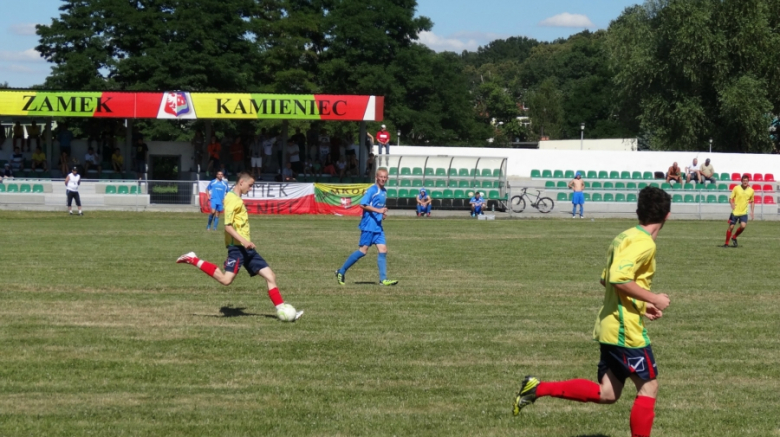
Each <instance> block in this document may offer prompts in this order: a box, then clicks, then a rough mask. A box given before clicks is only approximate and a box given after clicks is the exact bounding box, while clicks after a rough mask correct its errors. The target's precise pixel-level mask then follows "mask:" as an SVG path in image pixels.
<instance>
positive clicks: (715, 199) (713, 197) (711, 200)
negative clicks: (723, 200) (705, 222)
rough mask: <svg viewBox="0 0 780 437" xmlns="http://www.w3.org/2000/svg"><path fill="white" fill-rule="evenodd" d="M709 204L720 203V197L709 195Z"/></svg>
mask: <svg viewBox="0 0 780 437" xmlns="http://www.w3.org/2000/svg"><path fill="white" fill-rule="evenodd" d="M707 203H718V196H716V195H714V194H709V195H707Z"/></svg>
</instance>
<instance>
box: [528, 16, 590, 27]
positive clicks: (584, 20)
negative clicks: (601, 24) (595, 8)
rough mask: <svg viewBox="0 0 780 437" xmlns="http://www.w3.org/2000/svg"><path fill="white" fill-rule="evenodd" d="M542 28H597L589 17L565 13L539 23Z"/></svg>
mask: <svg viewBox="0 0 780 437" xmlns="http://www.w3.org/2000/svg"><path fill="white" fill-rule="evenodd" d="M539 25H540V26H546V27H581V28H593V27H596V25H595V24H593V22H592V21H590V18H588V16H587V15H582V14H570V13H568V12H564V13H562V14H558V15H554V16H552V17H550V18H546V19H544V20H542V21H541V22H540V23H539Z"/></svg>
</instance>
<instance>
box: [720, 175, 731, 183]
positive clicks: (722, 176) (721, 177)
mask: <svg viewBox="0 0 780 437" xmlns="http://www.w3.org/2000/svg"><path fill="white" fill-rule="evenodd" d="M720 180H721V181H724V182H725V181H730V180H731V175H730V174H729V173H721V174H720Z"/></svg>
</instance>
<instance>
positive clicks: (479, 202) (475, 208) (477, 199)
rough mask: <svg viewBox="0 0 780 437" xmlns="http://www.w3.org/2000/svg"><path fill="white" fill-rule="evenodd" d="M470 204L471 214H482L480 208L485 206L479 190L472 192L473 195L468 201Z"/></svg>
mask: <svg viewBox="0 0 780 437" xmlns="http://www.w3.org/2000/svg"><path fill="white" fill-rule="evenodd" d="M469 203H470V204H471V216H472V217H474V216H477V215H483V214H485V213H484V212H482V208H483V207H484V206H485V199H483V198H482V195H480V194H479V191H475V192H474V197H472V198H471V200H470V201H469Z"/></svg>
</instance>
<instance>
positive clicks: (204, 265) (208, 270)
mask: <svg viewBox="0 0 780 437" xmlns="http://www.w3.org/2000/svg"><path fill="white" fill-rule="evenodd" d="M195 265H196V266H198V268H199V269H201V270H203V273H205V274H207V275H209V276H211V277H212V278H213V277H214V272H216V271H217V266H216V265H215V264H212V263H210V262H208V261H205V260H198V261H195Z"/></svg>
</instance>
